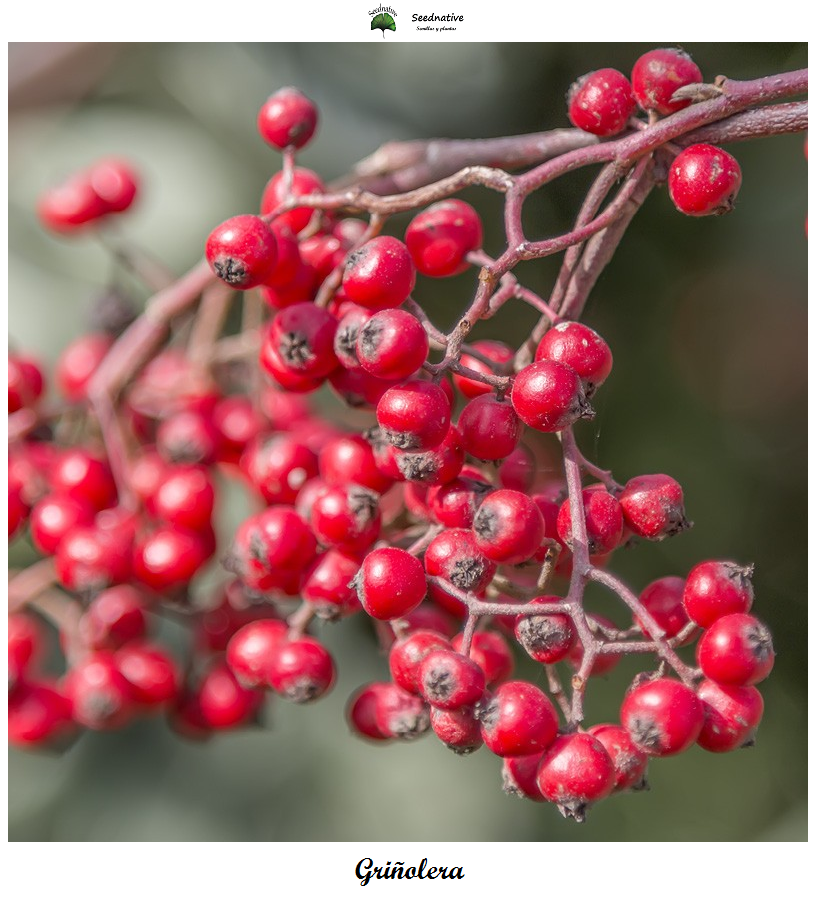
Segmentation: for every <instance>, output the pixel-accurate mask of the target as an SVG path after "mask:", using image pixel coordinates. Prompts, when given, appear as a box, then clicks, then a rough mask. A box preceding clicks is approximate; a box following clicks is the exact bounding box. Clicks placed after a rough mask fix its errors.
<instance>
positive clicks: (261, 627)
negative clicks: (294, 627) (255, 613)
mask: <svg viewBox="0 0 816 906" xmlns="http://www.w3.org/2000/svg"><path fill="white" fill-rule="evenodd" d="M288 631H289V629H288V627H287V625H286V623H284V621H283V620H254V621H253V622H252V623H247V625H246V626H242V627H241V628H240V629H238V630H237V631H236V633H235V635H233V637H232V638H231V639H230V640H229V643H228V644H227V666H228V667H229V668H230V670H231V671H232V672H233V673H234V674H235V676H236V678H237V679H238V680H239V681H240V682H241V683H242V685H244V686H248V687H250V688H251V687H254V686H262V685H264V684H265V683H266V680H267V675H268V673H269V668H270V664H271V662H272V656H273V654H274V653H275V652H276V651H277V650H278V648H279V647H280V646H281V645H282V644H283V643H284V642H285V641H286V635H287V633H288Z"/></svg>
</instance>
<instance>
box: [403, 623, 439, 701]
mask: <svg viewBox="0 0 816 906" xmlns="http://www.w3.org/2000/svg"><path fill="white" fill-rule="evenodd" d="M437 648H441V649H443V650H445V651H452V650H453V645H452V644H451V642H450V641H449V639H448V638H447V637H446V636H444V635H442V633H440V632H434V631H433V630H431V629H418V630H416V631H415V632H411V633H409V634H408V635H404V636H403V637H402V638H400V639H397V640H396V641H395V642H394V644H393V645H392V646H391V650H390V651H389V652H388V669H389V670H390V671H391V677H392V679H393V680H394V682H395V683H396V684H397V685H398V686H399V687H400V688H401V689H404V690H405V691H406V692H411V693H412V694H414V695H419V694H420V693H421V689H420V678H419V668H420V665H421V664H422V661H423V660H424V659H425V657H426V656H427V655H428V654H430V652H431V651H434V650H435V649H437Z"/></svg>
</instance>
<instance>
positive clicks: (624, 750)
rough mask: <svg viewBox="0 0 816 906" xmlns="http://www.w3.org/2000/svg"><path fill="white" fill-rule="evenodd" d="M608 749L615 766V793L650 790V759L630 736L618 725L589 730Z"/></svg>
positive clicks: (600, 726)
mask: <svg viewBox="0 0 816 906" xmlns="http://www.w3.org/2000/svg"><path fill="white" fill-rule="evenodd" d="M587 732H588V733H591V734H592V735H593V736H594V737H595V738H596V739H597V740H598V741H599V742H600V743H601V745H602V746H603V747H604V748H605V749H606V751H607V753H608V755H609V757H610V758H611V759H612V764H613V765H614V766H615V786H614V789H613V792H615V793H619V792H621V791H622V790H644V789H648V783H647V781H646V768H647V767H648V764H649V758H648V756H647V755H646V754H645V753H644V752H641V751H640V750H639V749H638V747H637V746H636V745H635V744H634V743H633V742H632V740H631V738H630V736H629V734H628V733H627V732H626V730H624V729H623V727H621V726H618V725H617V724H598V725H597V726H595V727H590V728H589V730H587Z"/></svg>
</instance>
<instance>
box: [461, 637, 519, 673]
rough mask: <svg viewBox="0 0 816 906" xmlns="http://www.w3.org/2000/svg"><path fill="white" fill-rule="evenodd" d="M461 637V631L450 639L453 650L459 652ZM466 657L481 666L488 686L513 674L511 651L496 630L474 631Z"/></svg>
mask: <svg viewBox="0 0 816 906" xmlns="http://www.w3.org/2000/svg"><path fill="white" fill-rule="evenodd" d="M463 639H464V636H463V635H462V634H461V633H460V634H459V635H457V636H454V637H453V639H452V642H453V649H454V651H458V652H459V653H460V654H461V653H463V652H462V641H463ZM468 657H469V658H470V659H471V660H472V661H473V662H474V663H475V664H478V665H479V666H480V667H481V668H482V672H483V673H484V675H485V683H486V684H487V685H488V686H492V685H494V684H495V683H503V682H504V681H505V680H507V679H509V678H510V677H511V676H512V674H513V667H514V666H515V664H514V661H513V652H512V651H511V650H510V647H509V645H508V644H507V642H505V640H504V637H503V636H501V635H499V633H498V632H489V631H484V632H474V633H473V637H472V638H471V641H470V653H469V654H468Z"/></svg>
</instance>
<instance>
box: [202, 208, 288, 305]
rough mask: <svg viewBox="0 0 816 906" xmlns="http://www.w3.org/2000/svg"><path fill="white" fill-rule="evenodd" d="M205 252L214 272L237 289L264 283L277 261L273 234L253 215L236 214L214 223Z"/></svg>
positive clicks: (264, 222)
mask: <svg viewBox="0 0 816 906" xmlns="http://www.w3.org/2000/svg"><path fill="white" fill-rule="evenodd" d="M205 252H206V256H207V261H208V262H209V264H210V267H211V268H212V269H213V271H214V272H215V274H216V275H217V276H218V277H220V278H221V279H222V280H223V281H224V282H225V283H227V284H228V285H229V286H234V287H235V288H236V289H252V287H254V286H260V285H261V284H263V283H267V282H268V281H269V280H270V279H271V278H272V275H273V274H274V272H275V265H276V263H277V260H278V246H277V242H276V241H275V234H274V233H273V232H272V230H271V229H270V227H269V224H268V223H266V221H264V220H262V219H261V218H260V217H256V216H255V215H254V214H239V215H238V216H237V217H230V218H229V220H225V221H224V222H223V223H222V224H220V225H219V226H217V227H216V228H215V229H214V230H213V231H212V233H210V235H209V237H208V238H207V245H206V249H205Z"/></svg>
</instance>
